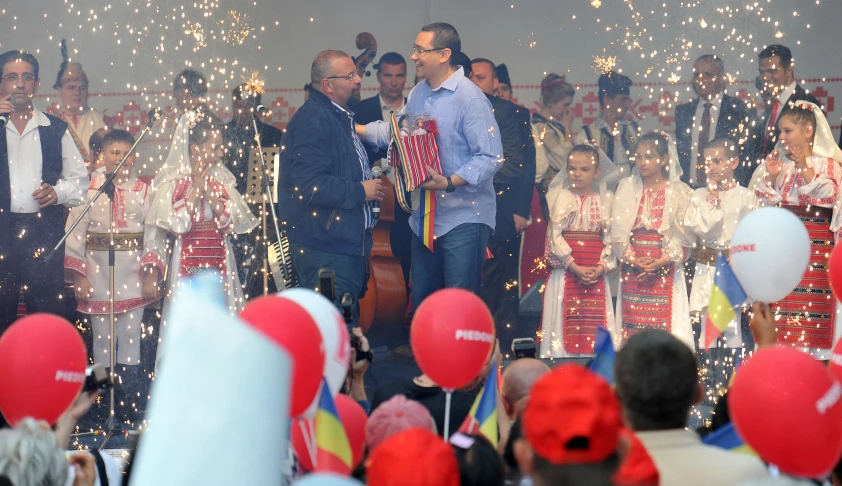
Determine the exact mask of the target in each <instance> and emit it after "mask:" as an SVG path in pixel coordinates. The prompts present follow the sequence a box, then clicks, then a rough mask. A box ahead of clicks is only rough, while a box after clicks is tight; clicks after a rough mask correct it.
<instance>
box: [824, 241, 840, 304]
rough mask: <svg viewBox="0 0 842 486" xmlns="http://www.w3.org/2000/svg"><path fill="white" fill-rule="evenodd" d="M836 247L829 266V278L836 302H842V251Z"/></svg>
mask: <svg viewBox="0 0 842 486" xmlns="http://www.w3.org/2000/svg"><path fill="white" fill-rule="evenodd" d="M839 246H840V245H836V246H835V247H834V248H833V251H832V252H831V253H830V260H829V261H828V265H827V276H828V280H830V289H831V290H833V295H834V296H835V297H836V300H838V301H840V302H842V295H840V294H842V250H839Z"/></svg>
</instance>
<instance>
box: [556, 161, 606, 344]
mask: <svg viewBox="0 0 842 486" xmlns="http://www.w3.org/2000/svg"><path fill="white" fill-rule="evenodd" d="M565 165H566V168H567V174H565V176H566V177H563V178H562V177H556V178H555V179H554V180H553V182H552V183H551V184H550V187H549V190H548V191H547V203H548V204H549V209H550V229H549V232H548V234H547V243H546V248H547V251H546V253H547V263H548V265H549V266H550V267H552V273H551V274H550V278H549V280H548V281H547V286H546V288H545V289H544V311H543V314H542V320H541V346H540V355H541V356H540V357H541V358H568V357H573V356H583V355H590V354H593V347H594V340H595V337H596V330H597V326H605V327H606V328H607V329H612V328H613V327H614V322H613V321H614V312H613V305H612V303H611V292H610V289H609V287H608V283H607V282H608V280H607V275H608V273H609V272H611V271H613V270H615V269H616V268H617V260H616V258H615V257H614V255H613V253H612V251H611V247H610V246H609V245H608V244H607V237H608V227H609V224H610V221H611V204H612V199H613V197H614V195H613V194H612V193H611V192H609V191H607V190H606V189H605V186H606V180H613V179H616V176H617V174H618V173H619V171H618V170H617V168H616V167H615V166H614V165H613V164H612V163H611V161H610V160H608V157H607V156H606V155H605V154H604V153H601V152H600V151H599V149H597V148H596V147H594V146H592V145H585V144H582V145H577V146H575V147H573V149H572V150H571V151H570V156H569V157H568V160H567V163H566V164H565ZM562 181H566V183H565V185H566V186H568V187H567V188H562V183H563V182H562ZM595 183H596V184H595ZM595 186H598V187H599V190H598V191H597V190H594V187H595Z"/></svg>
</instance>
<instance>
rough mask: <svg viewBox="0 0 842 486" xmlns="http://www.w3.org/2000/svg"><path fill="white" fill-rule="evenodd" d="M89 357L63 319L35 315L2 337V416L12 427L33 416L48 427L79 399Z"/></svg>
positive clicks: (72, 327) (80, 339)
mask: <svg viewBox="0 0 842 486" xmlns="http://www.w3.org/2000/svg"><path fill="white" fill-rule="evenodd" d="M87 364H88V352H87V350H86V349H85V343H84V341H82V336H80V335H79V332H78V331H77V330H76V328H75V327H74V326H73V325H72V324H70V323H69V322H68V321H66V320H65V319H62V318H61V317H59V316H55V315H52V314H32V315H29V316H26V317H24V318H22V319H18V320H17V321H15V323H14V324H12V326H11V327H9V329H7V330H6V332H4V333H3V335H2V336H0V411H2V413H3V416H4V417H6V420H7V421H8V422H9V424H11V425H12V427H14V426H15V425H17V423H18V422H20V421H21V420H22V419H24V418H26V417H32V418H35V419H37V420H45V421H47V422H48V423H50V424H53V423H55V422H56V421H57V420H58V418H59V417H60V416H61V414H62V413H64V411H65V410H67V408H68V407H70V405H71V404H72V403H73V402H74V401H75V400H76V397H77V396H79V392H80V391H82V386H83V385H84V384H85V367H86V366H87Z"/></svg>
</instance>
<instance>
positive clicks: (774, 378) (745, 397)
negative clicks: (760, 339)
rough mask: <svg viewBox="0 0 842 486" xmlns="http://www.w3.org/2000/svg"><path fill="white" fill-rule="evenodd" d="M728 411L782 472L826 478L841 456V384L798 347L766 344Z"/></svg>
mask: <svg viewBox="0 0 842 486" xmlns="http://www.w3.org/2000/svg"><path fill="white" fill-rule="evenodd" d="M728 410H729V413H730V415H731V419H732V420H733V422H734V426H735V427H736V428H737V432H739V434H740V436H741V437H742V438H743V440H745V441H746V444H748V445H749V446H750V447H751V448H752V449H754V450H755V451H756V452H757V454H758V455H759V456H760V458H761V459H763V460H764V461H766V462H768V463H771V464H774V465H776V466H777V467H778V468H779V469H780V470H781V472H783V473H786V474H789V475H792V476H796V477H801V478H821V477H825V476H826V475H827V474H828V473H829V472H830V470H831V469H833V467H834V466H835V465H836V462H837V461H838V460H839V457H840V456H842V384H840V383H839V382H838V381H836V380H834V379H833V377H832V376H831V375H830V373H828V371H827V369H826V368H825V367H824V366H822V365H821V364H820V363H819V362H817V361H816V360H814V359H813V358H812V357H810V356H809V355H807V354H806V353H803V352H801V351H798V350H797V349H794V348H790V347H777V346H776V347H771V348H767V349H761V350H760V351H758V352H757V353H756V354H755V355H754V357H752V358H751V359H749V360H748V361H746V363H745V364H744V365H743V366H742V367H741V368H740V369H739V371H738V372H737V374H736V376H735V377H734V384H733V386H732V387H731V390H730V391H729V392H728Z"/></svg>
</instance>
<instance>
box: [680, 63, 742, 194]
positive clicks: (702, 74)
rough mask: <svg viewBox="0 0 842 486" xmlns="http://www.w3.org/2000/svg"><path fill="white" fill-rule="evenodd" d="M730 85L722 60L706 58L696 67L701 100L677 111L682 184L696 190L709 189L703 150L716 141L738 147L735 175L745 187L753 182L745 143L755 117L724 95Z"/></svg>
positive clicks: (682, 105) (694, 78)
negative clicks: (731, 142)
mask: <svg viewBox="0 0 842 486" xmlns="http://www.w3.org/2000/svg"><path fill="white" fill-rule="evenodd" d="M727 82H728V80H727V78H726V74H725V63H724V62H722V58H720V57H718V56H715V55H713V54H705V55H703V56H701V57H699V58H698V59H696V62H695V63H693V90H694V91H695V92H696V95H698V96H697V97H696V98H694V99H693V100H692V101H689V102H687V103H682V104H680V105H678V106H676V107H675V138H676V148H677V149H678V162H679V164H680V165H681V170H682V174H681V180H682V181H684V182H686V183H687V184H690V185H691V186H692V187H693V188H698V187H704V186H706V185H707V177H706V176H705V170H704V169H705V166H704V160H703V157H704V149H705V147H706V146H707V144H708V143H710V142H711V141H712V140H714V139H717V138H727V139H729V140H731V141H733V142H734V145H735V146H737V147H739V150H740V162H741V163H740V166H739V167H737V170H736V172H735V174H736V178H737V180H738V181H740V182H742V183H743V185H746V184H747V182H748V179H749V178H751V172H752V170H751V169H752V168H753V164H751V163H750V162H749V160H748V156H749V154H750V153H751V150H746V149H747V145H748V144H746V143H745V141H746V140H747V139H748V133H749V129H750V126H751V122H752V117H751V115H750V114H749V111H748V108H747V107H746V104H745V103H743V102H742V101H741V100H739V99H737V98H734V97H733V96H728V95H727V94H725V86H726V85H727Z"/></svg>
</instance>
